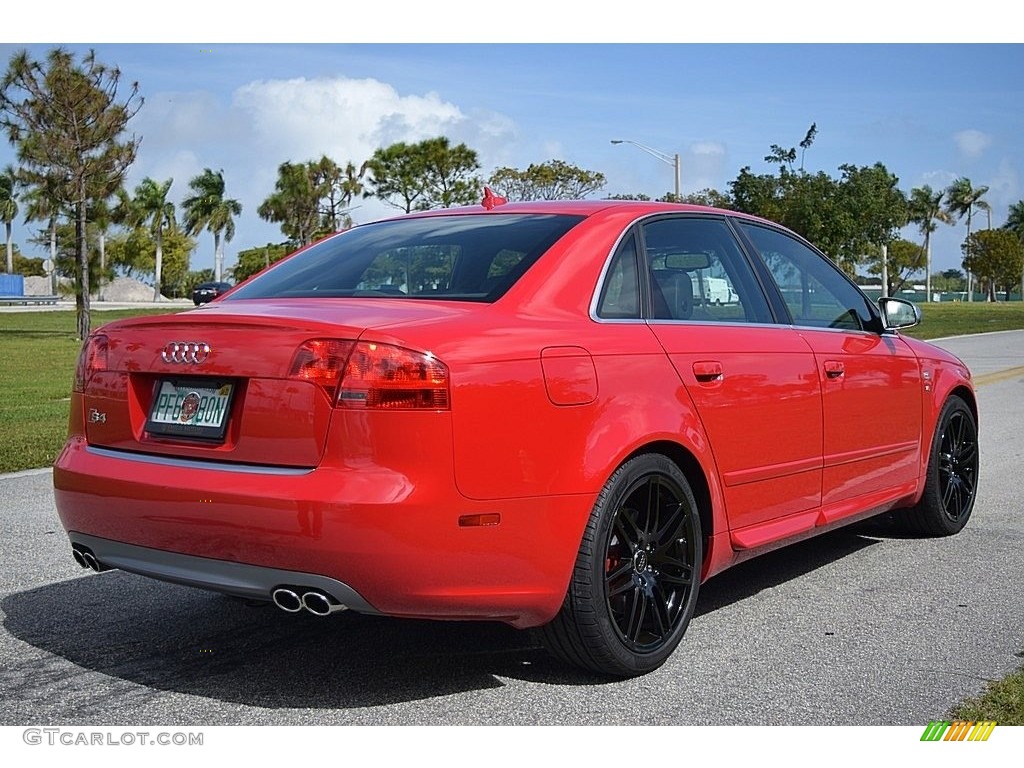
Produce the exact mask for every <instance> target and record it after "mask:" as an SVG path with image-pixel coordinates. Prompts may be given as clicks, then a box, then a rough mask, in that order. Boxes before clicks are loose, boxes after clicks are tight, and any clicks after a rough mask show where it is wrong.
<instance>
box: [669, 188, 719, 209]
mask: <svg viewBox="0 0 1024 768" xmlns="http://www.w3.org/2000/svg"><path fill="white" fill-rule="evenodd" d="M661 199H662V200H664V201H665V202H673V203H687V204H689V205H707V206H710V207H712V208H724V209H726V210H729V209H731V208H732V206H733V202H732V198H731V197H730V196H729V195H728V194H726V193H724V192H719V191H718V190H717V189H711V188H705V189H701V190H699V191H697V192H690V193H689V194H686V195H681V196H680V197H679V199H678V200H676V199H675V194H673V193H669V194H667V195H665V196H664V197H663V198H661Z"/></svg>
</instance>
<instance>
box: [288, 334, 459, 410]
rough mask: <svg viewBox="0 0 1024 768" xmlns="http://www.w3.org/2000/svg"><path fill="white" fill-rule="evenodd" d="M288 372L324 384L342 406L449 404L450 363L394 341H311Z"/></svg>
mask: <svg viewBox="0 0 1024 768" xmlns="http://www.w3.org/2000/svg"><path fill="white" fill-rule="evenodd" d="M290 376H292V377H293V378H298V379H304V380H307V381H312V382H314V383H315V384H318V385H319V386H321V387H323V389H324V390H325V391H326V392H327V394H328V395H329V396H330V397H331V399H332V402H334V403H335V404H336V405H337V406H339V407H342V408H362V409H387V410H417V409H418V410H435V411H437V410H447V409H448V405H449V387H448V368H447V366H445V364H444V363H442V362H441V361H440V360H438V359H437V358H435V357H434V356H433V355H431V354H430V353H429V352H416V351H414V350H411V349H404V348H402V347H396V346H393V345H390V344H376V343H373V342H365V341H360V342H352V341H337V340H333V339H314V340H312V341H307V342H305V343H304V344H303V345H302V346H301V347H299V350H298V352H296V354H295V358H294V360H293V362H292V367H291V371H290Z"/></svg>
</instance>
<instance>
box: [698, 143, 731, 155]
mask: <svg viewBox="0 0 1024 768" xmlns="http://www.w3.org/2000/svg"><path fill="white" fill-rule="evenodd" d="M690 152H692V153H693V154H695V155H724V154H725V145H724V144H722V143H720V142H717V141H698V142H696V143H694V144H691V145H690Z"/></svg>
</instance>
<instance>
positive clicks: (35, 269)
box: [14, 248, 46, 277]
mask: <svg viewBox="0 0 1024 768" xmlns="http://www.w3.org/2000/svg"><path fill="white" fill-rule="evenodd" d="M14 274H16V275H24V276H25V277H46V270H45V269H43V260H42V259H37V258H28V257H26V256H22V255H21V254H20V253H19V252H18V249H17V248H15V249H14Z"/></svg>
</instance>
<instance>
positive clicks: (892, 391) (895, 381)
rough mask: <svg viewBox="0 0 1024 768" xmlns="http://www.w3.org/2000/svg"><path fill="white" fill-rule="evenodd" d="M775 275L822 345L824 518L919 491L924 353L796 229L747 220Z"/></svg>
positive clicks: (809, 336)
mask: <svg viewBox="0 0 1024 768" xmlns="http://www.w3.org/2000/svg"><path fill="white" fill-rule="evenodd" d="M739 226H740V229H741V230H742V231H743V232H744V233H745V234H746V235H747V236H748V237H749V238H750V240H751V242H752V243H753V245H754V247H755V249H756V250H757V252H758V254H759V257H760V260H761V262H762V263H763V264H764V266H765V269H766V271H767V273H768V274H769V275H770V276H771V278H772V280H773V282H774V284H775V285H776V286H777V288H778V290H779V292H780V294H781V298H782V300H783V302H784V303H785V305H786V307H787V308H788V311H789V313H790V315H791V316H792V322H793V327H794V329H795V332H796V333H798V334H799V335H800V337H801V338H802V339H804V340H805V341H806V342H807V344H808V345H810V348H811V349H812V350H813V352H814V357H815V363H816V367H817V375H818V379H819V382H820V384H821V389H822V402H823V406H824V457H823V458H824V467H823V473H822V515H823V520H822V522H823V523H828V522H832V521H834V520H837V519H840V518H842V517H844V516H846V515H848V514H852V513H854V512H858V511H861V510H862V509H865V508H869V507H870V506H872V505H873V504H875V503H881V502H882V501H884V500H889V499H891V498H895V497H899V496H901V495H906V494H908V493H912V492H913V490H914V489H915V488H916V483H917V480H918V477H917V476H918V473H919V471H920V453H921V421H922V397H923V391H924V390H923V381H922V378H921V369H920V365H919V363H918V360H917V357H916V356H915V355H914V353H913V351H912V350H911V349H910V347H909V345H907V344H906V343H905V342H904V341H903V340H902V339H901V338H900V337H899V336H898V335H897V334H895V333H889V332H884V330H883V327H882V323H881V318H880V316H879V314H878V312H877V311H875V310H874V308H873V307H872V306H871V303H870V302H869V301H868V300H867V298H866V297H865V296H864V294H863V293H861V291H860V290H859V289H858V288H856V286H855V285H854V284H853V283H852V282H851V281H850V280H849V279H848V278H847V277H846V276H845V275H844V274H843V273H842V272H841V271H840V270H839V269H838V268H836V267H835V265H834V264H832V262H831V261H829V260H828V259H827V258H826V257H824V256H822V255H821V254H820V253H818V252H816V251H815V250H813V249H812V248H810V247H809V246H807V245H806V244H804V243H802V242H801V241H799V240H798V239H796V238H795V237H792V236H791V235H789V234H787V233H784V232H781V231H779V230H776V229H773V228H770V227H766V226H761V225H758V224H753V223H749V222H745V223H742V224H740V225H739Z"/></svg>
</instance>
